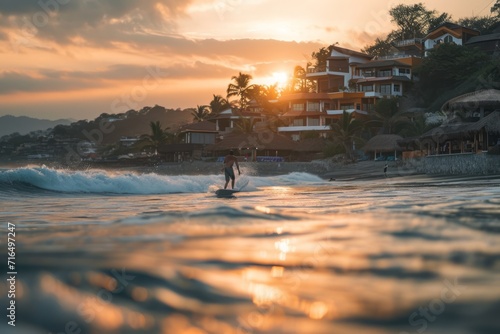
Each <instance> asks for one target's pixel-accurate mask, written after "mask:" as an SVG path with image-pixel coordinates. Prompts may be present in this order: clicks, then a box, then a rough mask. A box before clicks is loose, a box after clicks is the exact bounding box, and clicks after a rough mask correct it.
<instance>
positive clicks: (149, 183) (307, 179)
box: [0, 167, 322, 194]
mask: <svg viewBox="0 0 500 334" xmlns="http://www.w3.org/2000/svg"><path fill="white" fill-rule="evenodd" d="M321 181H322V180H321V179H320V178H319V177H317V176H314V175H311V174H307V173H290V174H287V175H279V176H271V177H258V176H249V175H241V176H240V177H238V178H237V181H236V186H235V187H236V188H238V187H239V186H240V185H242V184H246V183H248V186H247V187H246V190H255V189H256V187H262V186H284V185H287V186H291V185H297V184H304V183H315V182H321ZM0 184H1V187H0V191H1V192H12V191H19V192H34V191H53V192H62V193H89V194H93V193H98V194H106V193H107V194H171V193H204V192H209V191H213V190H215V189H217V188H219V187H221V186H222V185H223V184H224V177H223V175H159V174H155V173H147V174H137V173H131V172H128V173H127V172H110V171H103V170H86V171H68V170H60V169H52V168H48V167H23V168H16V169H10V170H4V171H0Z"/></svg>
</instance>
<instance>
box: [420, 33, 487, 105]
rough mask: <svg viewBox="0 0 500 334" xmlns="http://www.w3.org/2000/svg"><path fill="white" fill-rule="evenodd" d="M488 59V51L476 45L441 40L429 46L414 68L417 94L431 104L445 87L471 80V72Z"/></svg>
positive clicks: (448, 89)
mask: <svg viewBox="0 0 500 334" xmlns="http://www.w3.org/2000/svg"><path fill="white" fill-rule="evenodd" d="M491 62H492V60H491V59H490V57H489V56H488V55H486V54H485V53H483V52H481V51H479V50H477V49H474V48H469V47H465V46H461V45H455V44H451V43H444V44H442V45H440V46H439V47H438V48H435V49H433V50H431V51H430V52H429V55H428V57H426V58H424V59H423V61H422V64H420V66H419V67H417V68H416V69H415V72H416V74H417V75H418V76H419V78H420V80H419V81H418V82H417V83H416V85H415V89H416V94H417V95H421V96H422V97H423V100H424V102H425V103H426V104H430V103H432V102H433V101H435V100H437V99H438V98H439V97H441V96H443V95H444V93H446V92H447V91H451V90H453V89H454V88H456V87H457V86H458V85H460V84H462V83H465V82H467V81H470V79H471V77H472V76H473V75H474V73H476V72H477V71H479V70H480V69H481V68H482V67H486V66H487V65H488V64H490V63H491ZM472 90H474V88H473V89H472Z"/></svg>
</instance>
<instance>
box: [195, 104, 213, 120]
mask: <svg viewBox="0 0 500 334" xmlns="http://www.w3.org/2000/svg"><path fill="white" fill-rule="evenodd" d="M191 115H192V116H193V121H195V122H203V121H204V120H206V119H207V118H208V116H209V115H210V110H209V109H208V106H206V105H203V106H200V105H197V106H196V109H194V110H193V111H192V112H191Z"/></svg>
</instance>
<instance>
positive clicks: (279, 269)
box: [271, 266, 285, 277]
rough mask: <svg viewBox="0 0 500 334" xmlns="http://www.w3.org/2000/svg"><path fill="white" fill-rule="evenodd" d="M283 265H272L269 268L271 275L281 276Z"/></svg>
mask: <svg viewBox="0 0 500 334" xmlns="http://www.w3.org/2000/svg"><path fill="white" fill-rule="evenodd" d="M284 272H285V267H281V266H273V267H272V268H271V277H283V274H284Z"/></svg>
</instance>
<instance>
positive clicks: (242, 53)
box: [0, 0, 494, 119]
mask: <svg viewBox="0 0 500 334" xmlns="http://www.w3.org/2000/svg"><path fill="white" fill-rule="evenodd" d="M416 2H422V3H424V4H425V6H426V7H427V8H428V9H435V10H436V11H438V12H439V13H441V12H447V13H449V14H451V15H452V17H453V19H459V18H462V17H470V16H474V15H478V16H483V15H489V14H490V8H491V6H492V5H493V3H494V0H493V1H492V0H476V1H470V0H434V1H431V0H421V1H408V0H399V1H385V0H357V1H345V0H344V1H339V0H309V1H302V0H119V1H118V0H22V1H5V0H2V1H1V2H0V116H3V115H15V116H21V115H22V116H31V117H36V118H44V119H59V118H73V119H93V118H95V117H96V116H98V115H100V114H101V113H110V114H114V113H121V112H125V111H127V110H130V109H136V110H138V109H141V108H142V107H144V106H153V105H156V104H158V105H161V106H164V107H166V108H190V107H196V106H197V105H205V104H208V103H209V102H210V101H211V100H212V98H213V95H214V94H217V95H222V96H224V97H225V94H226V88H227V85H228V84H229V83H230V82H231V77H232V76H237V75H238V73H239V72H242V73H246V74H251V75H252V76H253V80H252V83H256V84H272V83H275V82H280V81H282V80H283V77H285V76H286V75H287V74H291V72H292V71H293V68H294V67H295V66H296V65H300V66H303V67H305V65H306V63H307V62H308V61H310V60H311V53H312V52H314V51H317V50H319V48H321V47H324V46H328V45H330V44H334V43H338V45H339V46H342V47H346V48H350V49H353V50H361V49H362V48H364V47H365V46H367V45H370V44H373V41H374V40H375V39H376V38H377V37H385V36H386V35H387V33H388V32H390V31H391V30H392V29H394V26H393V25H392V23H391V22H390V17H389V14H388V11H389V9H390V8H392V7H394V6H396V5H397V4H406V5H409V4H414V3H416Z"/></svg>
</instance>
